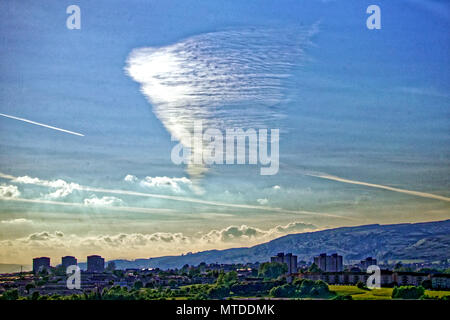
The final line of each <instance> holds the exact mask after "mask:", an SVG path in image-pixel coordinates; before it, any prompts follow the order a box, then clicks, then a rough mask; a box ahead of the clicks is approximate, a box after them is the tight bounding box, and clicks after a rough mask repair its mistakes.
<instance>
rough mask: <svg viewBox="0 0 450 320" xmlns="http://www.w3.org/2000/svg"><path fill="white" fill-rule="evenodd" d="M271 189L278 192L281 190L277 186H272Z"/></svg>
mask: <svg viewBox="0 0 450 320" xmlns="http://www.w3.org/2000/svg"><path fill="white" fill-rule="evenodd" d="M272 189H274V190H280V189H281V187H280V186H278V185H276V186H273V187H272Z"/></svg>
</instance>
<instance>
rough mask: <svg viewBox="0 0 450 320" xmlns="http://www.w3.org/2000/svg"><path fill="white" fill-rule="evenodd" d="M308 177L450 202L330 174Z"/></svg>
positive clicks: (437, 197)
mask: <svg viewBox="0 0 450 320" xmlns="http://www.w3.org/2000/svg"><path fill="white" fill-rule="evenodd" d="M305 175H307V176H311V177H316V178H322V179H328V180H333V181H339V182H343V183H350V184H357V185H361V186H366V187H371V188H378V189H384V190H389V191H394V192H400V193H406V194H410V195H413V196H418V197H422V198H430V199H436V200H442V201H447V202H448V201H450V198H448V197H444V196H440V195H436V194H432V193H426V192H420V191H413V190H405V189H399V188H393V187H389V186H383V185H380V184H374V183H368V182H362V181H356V180H349V179H344V178H339V177H336V176H332V175H329V174H312V173H305Z"/></svg>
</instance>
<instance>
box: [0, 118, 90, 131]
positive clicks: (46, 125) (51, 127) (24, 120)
mask: <svg viewBox="0 0 450 320" xmlns="http://www.w3.org/2000/svg"><path fill="white" fill-rule="evenodd" d="M0 116H2V117H6V118H11V119H15V120H19V121H23V122H28V123H31V124H35V125H37V126H41V127H45V128H49V129H53V130H57V131H62V132H65V133H70V134H73V135H76V136H80V137H84V134H81V133H78V132H73V131H69V130H66V129H61V128H57V127H53V126H49V125H48V124H43V123H39V122H36V121H31V120H28V119H24V118H19V117H15V116H10V115H8V114H4V113H0Z"/></svg>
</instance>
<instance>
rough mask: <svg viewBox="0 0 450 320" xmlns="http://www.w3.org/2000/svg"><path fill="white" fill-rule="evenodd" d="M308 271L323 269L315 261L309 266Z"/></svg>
mask: <svg viewBox="0 0 450 320" xmlns="http://www.w3.org/2000/svg"><path fill="white" fill-rule="evenodd" d="M308 272H322V270H320V268H319V267H318V266H317V264H315V263H313V264H312V265H310V266H309V268H308Z"/></svg>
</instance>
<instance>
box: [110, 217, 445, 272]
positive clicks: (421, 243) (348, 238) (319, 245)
mask: <svg viewBox="0 0 450 320" xmlns="http://www.w3.org/2000/svg"><path fill="white" fill-rule="evenodd" d="M278 252H292V253H293V254H295V255H297V256H298V258H299V260H305V261H311V260H312V257H313V256H315V255H318V254H320V253H322V252H326V253H328V254H330V253H335V252H336V253H338V254H341V255H342V256H343V257H344V260H345V261H349V260H359V259H364V258H365V257H368V256H372V257H376V258H377V259H378V260H379V261H384V260H422V261H425V262H432V261H440V260H444V259H450V219H448V220H443V221H433V222H419V223H400V224H388V225H380V224H370V225H361V226H354V227H340V228H333V229H325V230H319V231H312V232H305V233H296V234H288V235H285V236H282V237H279V238H276V239H273V240H271V241H268V242H265V243H261V244H258V245H255V246H251V247H239V248H229V249H223V250H218V249H213V250H206V251H200V252H196V253H189V254H186V255H178V256H161V257H155V258H149V259H136V260H124V259H117V260H112V261H114V262H115V264H116V266H117V268H161V269H169V268H181V267H182V266H183V265H185V264H189V265H198V264H200V263H201V262H206V263H247V262H264V261H268V260H270V257H271V256H272V255H275V254H276V253H278Z"/></svg>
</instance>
